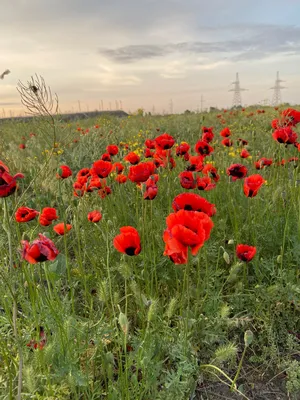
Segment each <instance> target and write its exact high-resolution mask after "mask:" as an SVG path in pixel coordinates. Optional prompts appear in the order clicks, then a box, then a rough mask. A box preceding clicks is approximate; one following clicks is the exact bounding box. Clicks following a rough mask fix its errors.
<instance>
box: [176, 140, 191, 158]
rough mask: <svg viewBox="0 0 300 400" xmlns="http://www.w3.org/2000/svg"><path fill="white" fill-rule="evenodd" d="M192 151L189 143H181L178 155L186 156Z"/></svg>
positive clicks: (177, 149) (177, 151) (177, 148)
mask: <svg viewBox="0 0 300 400" xmlns="http://www.w3.org/2000/svg"><path fill="white" fill-rule="evenodd" d="M189 150H190V145H189V144H188V143H181V144H180V145H179V146H177V147H176V155H177V156H184V155H185V154H186V153H187V152H188V151H189Z"/></svg>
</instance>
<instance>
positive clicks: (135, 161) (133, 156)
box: [124, 151, 140, 165]
mask: <svg viewBox="0 0 300 400" xmlns="http://www.w3.org/2000/svg"><path fill="white" fill-rule="evenodd" d="M124 160H125V161H128V162H130V164H132V165H136V164H138V163H139V162H140V157H139V156H138V155H137V154H136V153H134V152H133V151H132V152H131V153H128V154H127V156H125V157H124Z"/></svg>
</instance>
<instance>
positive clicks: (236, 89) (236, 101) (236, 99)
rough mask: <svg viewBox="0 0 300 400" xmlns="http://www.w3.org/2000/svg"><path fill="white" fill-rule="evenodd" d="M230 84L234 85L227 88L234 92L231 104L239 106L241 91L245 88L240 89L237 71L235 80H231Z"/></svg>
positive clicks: (240, 103)
mask: <svg viewBox="0 0 300 400" xmlns="http://www.w3.org/2000/svg"><path fill="white" fill-rule="evenodd" d="M232 85H234V88H233V89H230V90H229V92H234V93H233V99H232V105H233V107H241V106H242V95H241V92H244V91H245V90H247V89H242V88H241V87H240V80H239V73H238V72H237V73H236V78H235V81H234V82H232Z"/></svg>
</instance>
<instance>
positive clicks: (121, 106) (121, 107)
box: [120, 100, 123, 110]
mask: <svg viewBox="0 0 300 400" xmlns="http://www.w3.org/2000/svg"><path fill="white" fill-rule="evenodd" d="M120 110H123V104H122V100H120Z"/></svg>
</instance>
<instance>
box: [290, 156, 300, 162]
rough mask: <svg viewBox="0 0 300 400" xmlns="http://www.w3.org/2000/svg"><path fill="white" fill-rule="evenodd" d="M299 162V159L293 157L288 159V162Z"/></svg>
mask: <svg viewBox="0 0 300 400" xmlns="http://www.w3.org/2000/svg"><path fill="white" fill-rule="evenodd" d="M297 161H299V158H298V157H291V158H289V159H288V162H293V163H296V162H297Z"/></svg>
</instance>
